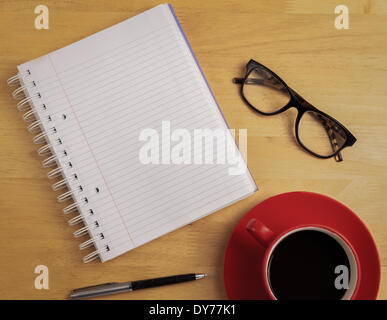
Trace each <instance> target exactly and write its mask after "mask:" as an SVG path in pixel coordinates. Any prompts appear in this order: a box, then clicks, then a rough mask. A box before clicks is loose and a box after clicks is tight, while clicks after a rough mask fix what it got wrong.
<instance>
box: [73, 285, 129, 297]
mask: <svg viewBox="0 0 387 320" xmlns="http://www.w3.org/2000/svg"><path fill="white" fill-rule="evenodd" d="M128 291H132V283H131V282H124V283H118V282H110V283H105V284H99V285H96V286H90V287H85V288H79V289H75V290H73V291H72V292H71V294H70V298H71V299H81V298H91V297H98V296H105V295H109V294H115V293H121V292H128Z"/></svg>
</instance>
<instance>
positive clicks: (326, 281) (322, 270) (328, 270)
mask: <svg viewBox="0 0 387 320" xmlns="http://www.w3.org/2000/svg"><path fill="white" fill-rule="evenodd" d="M338 265H345V266H346V267H347V268H348V271H349V272H348V277H350V268H349V261H348V257H347V254H346V253H345V251H344V249H343V247H342V246H341V245H340V244H339V243H338V242H337V241H336V240H335V239H333V238H332V237H331V236H329V235H327V234H325V233H323V232H320V231H314V230H304V231H298V232H295V233H293V234H291V235H289V236H288V237H286V238H285V239H283V240H282V241H281V242H280V243H279V244H278V245H277V247H276V248H275V249H274V252H273V254H272V256H271V258H270V261H269V266H268V279H269V284H270V287H271V289H272V291H273V293H274V295H275V297H276V298H277V299H280V300H281V299H325V300H327V299H330V300H331V299H333V300H339V299H341V298H342V297H343V295H344V294H345V292H346V289H337V288H336V287H335V279H336V278H337V277H338V276H339V274H336V273H335V268H336V266H338ZM348 281H349V279H348Z"/></svg>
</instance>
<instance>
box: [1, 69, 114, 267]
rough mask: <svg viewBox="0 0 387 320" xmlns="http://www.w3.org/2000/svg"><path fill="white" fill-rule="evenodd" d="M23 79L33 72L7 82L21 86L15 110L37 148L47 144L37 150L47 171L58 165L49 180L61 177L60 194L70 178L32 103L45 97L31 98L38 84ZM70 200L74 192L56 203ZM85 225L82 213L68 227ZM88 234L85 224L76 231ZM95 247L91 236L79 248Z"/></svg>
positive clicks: (54, 187) (67, 209)
mask: <svg viewBox="0 0 387 320" xmlns="http://www.w3.org/2000/svg"><path fill="white" fill-rule="evenodd" d="M24 76H26V77H29V76H31V71H30V70H27V71H26V74H25V75H23V74H21V73H18V74H16V75H14V76H12V77H10V78H9V79H8V80H7V84H8V86H10V87H14V86H19V87H18V88H16V89H15V90H14V91H13V92H12V96H13V98H14V99H16V100H20V101H19V102H18V103H17V106H16V107H17V109H18V110H19V111H22V112H24V114H23V120H24V121H25V122H27V123H30V124H29V125H28V127H27V130H28V131H29V132H30V133H33V134H36V135H35V136H34V138H33V139H32V141H33V143H34V144H37V145H38V144H43V143H45V144H44V145H43V146H41V147H40V148H39V149H38V151H37V152H38V154H39V155H40V156H47V158H46V159H44V160H43V161H42V166H43V167H44V168H49V167H54V166H56V168H54V169H52V170H51V171H49V172H48V173H47V177H48V178H49V179H55V178H59V177H62V179H61V180H59V181H57V182H55V183H53V184H52V186H51V188H52V190H54V191H58V190H62V189H69V181H68V178H65V177H64V170H63V168H62V167H61V166H60V164H59V162H58V156H57V155H55V154H53V148H52V145H51V144H50V142H49V139H48V133H47V132H45V131H44V128H43V123H42V120H40V119H37V113H36V109H34V107H36V106H35V105H34V104H33V101H34V100H35V99H40V98H42V96H41V94H40V93H39V92H36V93H34V94H31V95H29V94H28V91H27V89H28V88H32V87H36V83H35V81H27V82H24V81H23V80H24V79H23V77H24ZM41 108H42V110H43V111H45V110H46V109H47V106H46V105H45V104H42V105H41ZM53 130H54V131H53V133H56V132H57V130H56V128H55V127H54V128H53ZM59 140H60V139H59ZM64 154H65V156H67V152H66V150H64ZM75 177H77V176H76V174H75ZM70 199H73V200H74V193H73V191H72V190H68V191H66V192H64V193H62V194H61V195H59V196H58V197H57V200H58V202H60V203H61V202H65V201H67V200H70ZM77 211H79V209H78V204H77V202H76V201H75V200H74V202H73V203H71V204H69V205H67V206H66V207H65V208H64V209H63V213H64V214H65V215H67V214H69V213H72V212H77ZM89 211H90V212H91V213H93V210H92V209H90V210H89ZM82 222H84V218H83V216H82V215H81V214H79V215H77V216H75V217H73V218H71V219H70V220H69V221H68V224H69V225H70V226H74V225H77V224H80V223H82ZM94 225H95V227H99V222H98V220H95V221H94ZM88 234H89V235H90V234H91V227H90V226H87V225H85V226H84V227H82V228H80V229H78V230H77V231H75V232H74V237H76V238H78V237H82V236H85V235H88ZM97 239H99V240H103V239H104V235H103V233H102V232H101V233H99V234H98V236H97ZM92 246H94V247H95V248H97V246H96V243H95V240H94V238H93V237H91V238H90V239H88V240H86V241H84V242H83V243H81V244H80V245H79V249H80V250H84V249H86V248H89V247H92ZM106 251H110V248H109V246H108V245H105V246H104V247H102V249H97V250H95V251H93V252H91V253H89V254H88V255H86V256H84V257H83V259H82V260H83V262H84V263H88V262H90V261H93V260H96V259H97V258H98V257H99V256H100V255H101V254H102V253H104V252H106Z"/></svg>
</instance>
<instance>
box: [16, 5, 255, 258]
mask: <svg viewBox="0 0 387 320" xmlns="http://www.w3.org/2000/svg"><path fill="white" fill-rule="evenodd" d="M18 69H19V75H20V80H21V82H22V85H23V88H25V94H26V96H27V98H26V99H27V100H28V101H29V102H30V105H31V108H32V111H31V112H30V113H29V115H30V114H34V115H35V117H36V118H37V119H38V120H37V121H38V122H37V123H33V124H32V127H30V128H32V131H33V129H34V128H37V127H40V129H41V132H42V133H40V134H39V135H38V136H37V138H35V142H37V143H38V142H41V141H43V140H44V139H45V140H46V141H47V143H48V144H47V147H43V148H41V149H40V153H41V154H44V153H45V152H50V153H51V154H52V156H51V157H50V158H49V160H48V161H46V162H45V163H46V164H47V165H49V164H50V163H53V164H56V165H57V166H58V169H53V170H52V171H51V172H50V176H51V177H53V176H56V175H59V174H61V175H62V176H63V177H64V180H59V179H58V182H57V183H56V184H55V188H57V189H58V188H60V187H61V186H64V187H67V188H68V190H69V191H68V192H66V193H64V195H63V196H61V197H59V200H60V201H67V200H71V199H72V200H73V203H71V202H70V201H69V203H68V204H66V205H67V206H66V208H65V212H66V213H69V212H74V213H70V214H69V215H72V216H71V218H72V219H71V220H70V223H71V224H77V223H78V222H80V223H81V222H83V223H84V224H85V227H82V228H81V229H80V230H78V232H76V234H75V235H76V236H83V235H84V234H89V236H90V240H89V241H85V242H84V243H83V244H82V245H81V248H86V247H88V246H92V245H94V246H95V247H96V251H95V252H93V253H91V254H89V255H87V256H86V257H85V259H84V261H85V262H88V261H90V260H93V259H94V258H95V257H100V259H101V260H102V261H107V260H110V259H112V258H114V257H116V256H118V255H120V254H122V253H124V252H126V251H128V250H131V249H133V248H135V247H138V246H140V245H142V244H144V243H146V242H149V241H151V240H153V239H155V238H158V237H160V236H162V235H164V234H166V233H168V232H170V231H172V230H175V229H177V228H179V227H182V226H184V225H186V224H188V223H190V222H192V221H194V220H196V219H199V218H201V217H203V216H206V215H208V214H210V213H212V212H214V211H217V210H219V209H221V208H223V207H225V206H227V205H230V204H231V203H234V202H236V201H238V200H240V199H242V198H244V197H246V196H248V195H250V194H251V193H253V192H255V191H256V189H257V188H256V185H255V183H254V180H253V178H252V177H251V175H250V173H249V171H248V170H246V172H245V173H243V174H239V175H230V174H229V171H228V169H229V166H228V165H227V164H212V165H209V164H203V165H198V164H181V165H177V164H170V165H168V164H153V163H150V164H144V163H142V162H141V161H140V160H139V150H140V149H141V147H142V146H144V143H145V142H144V141H141V139H139V136H140V132H141V131H142V130H143V129H145V128H152V129H154V130H156V131H159V132H161V129H162V123H163V122H164V123H169V124H170V127H171V128H170V129H171V130H173V128H185V129H188V130H194V129H196V128H209V129H223V130H226V129H227V124H226V123H225V120H224V118H223V117H222V114H221V111H220V109H219V108H218V106H217V103H216V101H215V99H214V97H213V95H212V93H211V91H210V89H209V87H208V85H207V82H206V80H205V78H204V75H203V74H202V72H201V69H200V67H199V65H198V63H197V61H196V59H195V56H194V54H193V52H192V50H191V48H190V46H189V44H188V41H187V40H186V38H185V35H184V33H183V31H182V29H181V27H180V25H179V22H178V20H177V18H176V16H175V14H174V12H173V9H172V7H171V6H170V5H160V6H157V7H155V8H153V9H151V10H148V11H146V12H144V13H142V14H140V15H138V16H135V17H133V18H130V19H128V20H126V21H124V22H122V23H119V24H117V25H115V26H113V27H110V28H108V29H105V30H104V31H101V32H99V33H96V34H94V35H92V36H90V37H88V38H86V39H83V40H81V41H78V42H76V43H73V44H71V45H69V46H67V47H65V48H62V49H60V50H57V51H54V52H52V53H50V54H47V55H45V56H42V57H41V58H38V59H36V60H32V61H30V62H27V63H25V64H22V65H20V66H19V67H18ZM233 148H234V149H235V150H233V151H234V152H235V153H239V151H238V149H237V146H236V145H235V142H234V141H233ZM75 212H79V216H77V215H76V214H75Z"/></svg>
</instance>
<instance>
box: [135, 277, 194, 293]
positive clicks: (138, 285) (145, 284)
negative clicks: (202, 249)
mask: <svg viewBox="0 0 387 320" xmlns="http://www.w3.org/2000/svg"><path fill="white" fill-rule="evenodd" d="M192 280H196V276H195V273H188V274H180V275H177V276H170V277H163V278H156V279H149V280H139V281H133V282H132V289H133V290H138V289H146V288H152V287H159V286H164V285H167V284H174V283H180V282H186V281H192Z"/></svg>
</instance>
